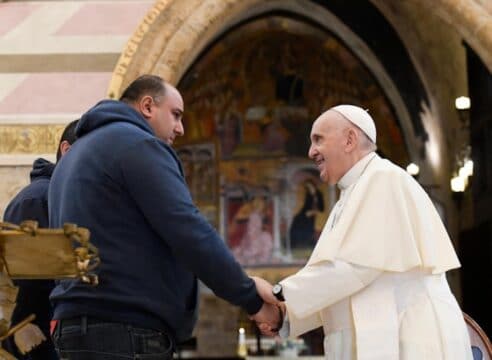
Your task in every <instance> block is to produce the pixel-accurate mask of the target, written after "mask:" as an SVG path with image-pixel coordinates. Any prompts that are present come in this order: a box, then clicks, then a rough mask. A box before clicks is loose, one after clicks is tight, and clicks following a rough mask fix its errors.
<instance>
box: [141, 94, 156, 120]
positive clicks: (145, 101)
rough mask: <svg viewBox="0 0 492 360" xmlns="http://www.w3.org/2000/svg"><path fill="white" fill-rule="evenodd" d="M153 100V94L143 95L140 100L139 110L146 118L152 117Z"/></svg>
mask: <svg viewBox="0 0 492 360" xmlns="http://www.w3.org/2000/svg"><path fill="white" fill-rule="evenodd" d="M153 102H154V99H152V96H150V95H145V96H142V98H141V99H140V100H139V102H138V110H139V111H140V113H141V114H142V115H143V116H144V117H145V118H146V119H148V118H150V117H152V104H153Z"/></svg>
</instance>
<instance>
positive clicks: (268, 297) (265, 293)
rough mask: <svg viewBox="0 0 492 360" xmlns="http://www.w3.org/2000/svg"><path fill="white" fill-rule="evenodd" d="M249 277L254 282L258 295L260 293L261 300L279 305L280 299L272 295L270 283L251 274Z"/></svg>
mask: <svg viewBox="0 0 492 360" xmlns="http://www.w3.org/2000/svg"><path fill="white" fill-rule="evenodd" d="M251 279H253V281H254V282H255V284H256V291H258V295H260V297H261V298H262V299H263V301H265V302H267V303H270V304H275V305H280V301H279V300H278V299H277V298H276V297H275V296H274V295H273V292H272V288H273V286H272V284H270V283H269V282H268V281H266V280H265V279H262V278H259V277H257V276H252V277H251Z"/></svg>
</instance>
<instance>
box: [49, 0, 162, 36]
mask: <svg viewBox="0 0 492 360" xmlns="http://www.w3.org/2000/svg"><path fill="white" fill-rule="evenodd" d="M152 4H153V2H150V1H143V2H142V1H140V2H135V3H134V2H129V3H125V2H117V3H88V4H84V5H83V6H82V7H81V8H80V10H79V11H77V12H76V13H75V14H74V15H73V16H72V17H71V18H69V19H68V20H67V21H66V22H65V23H64V24H63V26H62V27H60V29H59V30H58V31H57V32H56V33H55V35H57V36H79V35H85V36H87V35H130V34H132V33H133V31H134V30H135V29H136V28H137V26H138V24H139V23H140V21H141V20H142V19H143V17H144V16H145V14H146V13H147V11H148V10H149V9H150V8H151V5H152Z"/></svg>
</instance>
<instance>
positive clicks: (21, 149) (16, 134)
mask: <svg viewBox="0 0 492 360" xmlns="http://www.w3.org/2000/svg"><path fill="white" fill-rule="evenodd" d="M64 129H65V125H32V126H26V125H4V126H0V154H54V153H56V149H57V147H58V142H59V141H60V138H61V134H62V133H63V130H64Z"/></svg>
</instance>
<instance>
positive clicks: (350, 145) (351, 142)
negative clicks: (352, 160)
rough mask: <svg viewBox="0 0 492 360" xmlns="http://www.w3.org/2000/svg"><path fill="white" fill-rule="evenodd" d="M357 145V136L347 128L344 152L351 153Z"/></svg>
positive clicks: (351, 129) (352, 130)
mask: <svg viewBox="0 0 492 360" xmlns="http://www.w3.org/2000/svg"><path fill="white" fill-rule="evenodd" d="M358 143H359V134H357V131H355V129H353V128H349V129H348V131H347V139H346V142H345V144H346V146H347V147H346V150H347V152H351V151H352V150H354V149H355V148H357V145H358Z"/></svg>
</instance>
